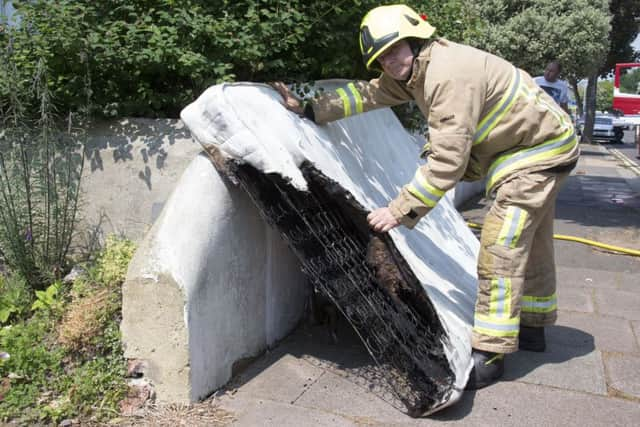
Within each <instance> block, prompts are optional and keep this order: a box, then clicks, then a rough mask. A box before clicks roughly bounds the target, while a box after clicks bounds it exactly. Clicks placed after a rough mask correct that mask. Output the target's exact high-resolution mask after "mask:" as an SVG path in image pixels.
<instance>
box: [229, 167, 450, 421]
mask: <svg viewBox="0 0 640 427" xmlns="http://www.w3.org/2000/svg"><path fill="white" fill-rule="evenodd" d="M301 171H302V173H303V175H304V177H305V179H306V180H307V182H308V183H309V191H308V192H302V191H299V190H297V189H295V188H294V187H293V186H291V185H290V184H289V183H288V182H287V181H285V180H284V179H283V178H282V177H281V176H280V175H277V174H264V173H262V172H260V171H258V170H257V169H255V168H253V167H252V166H249V165H246V164H242V165H235V166H234V167H233V174H234V175H235V177H236V179H237V180H238V181H239V182H240V184H241V185H242V186H243V188H244V189H245V190H246V191H247V192H248V193H249V195H250V196H251V198H252V199H253V200H254V202H255V203H256V204H257V206H258V208H259V210H260V211H261V213H262V215H263V217H264V218H265V219H266V221H267V222H268V223H270V224H271V225H272V226H274V227H276V228H277V229H278V230H279V231H280V233H281V234H282V236H283V237H284V239H285V241H286V242H287V244H288V245H289V247H290V248H291V249H292V250H293V252H294V253H295V254H296V256H297V257H298V259H299V260H300V262H301V264H302V269H303V271H304V272H305V273H306V274H307V275H308V276H309V278H310V280H311V281H312V282H313V283H314V285H315V286H316V287H317V288H318V289H319V290H320V291H322V292H323V293H325V294H326V295H327V296H328V297H329V298H330V299H331V300H332V301H333V302H334V303H335V305H336V306H337V308H338V309H339V310H340V311H341V312H342V313H343V314H344V316H345V317H346V319H347V320H348V321H349V323H350V324H351V325H352V326H353V328H354V329H355V331H356V332H357V334H358V335H359V336H360V338H361V339H362V342H363V344H364V345H365V347H366V349H367V351H368V352H369V354H370V355H371V356H372V358H373V359H374V361H375V363H376V364H377V365H378V367H379V369H378V371H379V372H378V373H377V375H376V381H380V380H379V377H382V378H383V380H384V381H385V382H386V383H387V384H386V386H387V387H388V388H391V389H392V391H393V393H394V394H395V396H396V398H397V399H398V400H400V401H401V402H402V404H403V406H405V407H406V412H407V413H408V414H409V415H412V416H418V415H420V414H422V413H424V412H425V411H426V410H429V409H430V408H432V407H434V406H435V405H437V404H438V403H439V402H442V401H443V400H446V397H448V395H449V394H450V393H451V391H452V386H453V382H454V374H453V372H452V371H451V368H450V366H449V363H448V361H447V358H446V356H445V354H444V350H443V344H442V343H443V342H446V341H448V339H447V337H446V333H445V331H444V328H443V326H442V324H441V322H440V319H439V318H438V315H437V313H436V310H435V308H434V306H433V304H432V303H431V301H430V300H429V297H428V295H427V294H426V292H425V291H424V289H423V287H422V285H421V284H420V282H419V281H418V280H417V278H416V277H415V275H414V273H413V272H412V271H411V269H410V268H409V266H408V265H407V263H406V261H405V260H404V258H403V257H402V256H401V255H400V253H399V251H398V250H397V249H396V247H395V245H394V244H393V242H392V240H391V238H390V237H389V236H388V235H387V234H374V233H372V232H371V230H370V229H369V227H368V225H367V221H366V216H367V213H368V212H367V211H366V210H365V209H364V208H363V207H362V206H361V205H360V204H359V203H358V202H357V201H356V200H355V199H354V198H353V196H352V195H351V194H350V193H348V192H347V191H345V189H344V188H342V187H341V186H340V185H339V184H338V183H336V182H335V181H332V180H331V179H329V178H328V177H326V176H325V175H323V174H322V173H321V172H320V171H319V170H318V169H316V168H315V167H314V166H313V165H312V164H310V163H305V164H303V165H302V166H301ZM227 172H229V171H228V170H227Z"/></svg>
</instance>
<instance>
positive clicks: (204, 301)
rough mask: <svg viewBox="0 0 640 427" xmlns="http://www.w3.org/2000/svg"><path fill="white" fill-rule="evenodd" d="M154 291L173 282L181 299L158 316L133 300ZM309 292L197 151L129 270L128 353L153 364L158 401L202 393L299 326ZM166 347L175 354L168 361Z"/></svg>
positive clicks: (242, 197)
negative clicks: (163, 322)
mask: <svg viewBox="0 0 640 427" xmlns="http://www.w3.org/2000/svg"><path fill="white" fill-rule="evenodd" d="M154 287H155V288H157V289H158V290H161V289H163V288H166V287H175V288H177V289H178V290H179V292H180V294H181V298H180V300H179V301H175V300H174V301H165V302H164V304H161V305H160V307H161V308H162V310H164V313H157V312H156V311H157V310H158V307H159V306H158V305H157V304H148V301H147V300H146V299H136V298H137V297H138V296H140V295H141V291H140V288H150V289H153V288H154ZM307 288H308V287H307V284H306V280H305V278H304V277H303V275H302V273H301V272H300V268H299V265H298V262H297V260H296V259H295V258H294V256H293V255H292V254H291V252H290V251H289V249H288V248H287V247H286V246H285V244H284V243H283V241H282V240H281V239H280V237H279V236H278V235H277V234H276V233H275V232H274V231H272V230H270V229H269V228H268V226H267V225H266V223H265V222H264V221H263V220H262V219H261V218H260V217H259V215H258V211H257V210H256V208H255V206H254V205H253V203H252V202H251V200H250V199H249V198H248V196H247V195H246V194H245V193H244V191H242V190H241V189H239V188H236V187H234V186H233V184H231V183H229V182H228V181H226V180H224V179H223V178H221V177H220V175H219V174H218V172H217V171H216V170H215V168H214V167H213V165H212V163H211V162H210V161H209V159H208V158H207V157H206V156H204V155H201V156H197V157H196V158H195V159H194V160H193V162H192V163H191V165H190V166H189V167H188V168H187V170H186V171H185V172H184V175H183V176H182V178H181V179H180V181H179V182H178V184H177V186H176V187H175V190H174V191H173V194H172V195H171V198H170V199H169V200H168V201H167V204H166V206H165V208H164V210H163V212H162V215H161V217H160V218H159V219H158V221H157V222H156V224H155V225H154V226H153V228H152V230H151V232H150V233H149V234H148V235H147V236H146V238H145V240H144V242H143V245H142V246H141V248H140V249H139V250H138V251H136V254H135V256H134V260H133V261H132V264H131V266H130V269H129V272H128V275H127V283H126V284H125V286H124V288H123V323H122V331H123V341H124V343H125V347H126V354H125V355H126V357H127V358H139V359H145V360H148V361H149V365H150V366H152V367H154V369H151V370H150V371H149V372H147V373H146V375H147V376H148V377H149V378H150V379H151V380H152V382H153V383H154V386H155V388H156V393H157V396H158V399H159V400H160V401H164V402H167V401H188V400H191V401H194V400H199V399H202V398H204V397H206V396H208V395H209V394H210V393H212V392H213V391H214V390H216V389H217V388H219V387H221V386H222V385H224V384H225V383H226V382H227V381H228V380H229V379H230V377H231V370H232V366H233V364H234V363H235V362H236V361H238V360H239V359H242V358H248V357H253V356H256V355H258V354H260V353H261V352H262V351H264V350H265V349H266V348H267V347H269V346H271V345H273V344H274V343H275V342H276V341H277V340H279V339H281V338H283V337H284V336H285V335H286V334H287V333H288V332H289V331H290V330H291V329H292V328H293V327H294V326H295V325H296V323H297V322H298V320H299V318H300V316H301V313H302V310H303V308H304V301H305V298H306V295H307ZM158 315H161V316H163V317H165V316H167V317H176V316H179V317H180V318H181V319H182V324H181V325H174V326H172V327H171V328H169V329H167V328H165V330H162V329H160V330H159V329H158V328H157V327H155V325H156V317H157V316H158ZM149 331H151V333H152V334H153V336H152V337H149V336H148V335H149ZM180 346H183V348H178V347H180ZM167 352H170V353H171V357H173V353H174V352H177V353H180V354H182V358H181V360H179V361H177V362H176V361H173V362H171V363H168V360H169V359H170V358H171V357H168V356H169V355H168V354H167Z"/></svg>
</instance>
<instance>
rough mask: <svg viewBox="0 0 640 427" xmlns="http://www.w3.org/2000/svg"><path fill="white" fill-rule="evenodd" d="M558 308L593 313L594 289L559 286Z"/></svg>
mask: <svg viewBox="0 0 640 427" xmlns="http://www.w3.org/2000/svg"><path fill="white" fill-rule="evenodd" d="M557 295H558V309H560V310H568V311H580V312H584V313H593V290H592V289H589V288H570V287H564V286H562V287H558V289H557Z"/></svg>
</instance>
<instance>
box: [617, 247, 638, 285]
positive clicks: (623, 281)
mask: <svg viewBox="0 0 640 427" xmlns="http://www.w3.org/2000/svg"><path fill="white" fill-rule="evenodd" d="M638 242H640V239H638ZM638 245H640V243H639V244H638ZM638 263H639V264H640V258H638ZM638 271H640V269H638ZM638 271H636V272H635V273H632V272H630V273H626V272H620V273H618V280H617V282H618V289H619V290H621V291H627V292H635V293H636V294H640V274H639V273H638Z"/></svg>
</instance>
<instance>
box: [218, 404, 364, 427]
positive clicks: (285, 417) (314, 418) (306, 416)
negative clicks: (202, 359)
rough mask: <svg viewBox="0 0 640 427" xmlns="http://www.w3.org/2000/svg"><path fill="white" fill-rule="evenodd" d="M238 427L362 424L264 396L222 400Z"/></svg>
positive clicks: (311, 426) (337, 426) (325, 426)
mask: <svg viewBox="0 0 640 427" xmlns="http://www.w3.org/2000/svg"><path fill="white" fill-rule="evenodd" d="M223 403H224V407H225V408H226V409H229V410H232V411H233V412H234V415H235V416H236V421H235V422H234V423H232V424H231V425H233V426H238V427H255V426H265V427H356V426H361V425H362V424H360V423H358V422H357V420H350V419H347V418H345V417H343V416H340V415H338V414H334V413H331V412H325V411H320V410H317V409H314V408H305V407H301V406H296V405H291V404H286V403H281V402H274V401H271V400H263V399H232V400H223Z"/></svg>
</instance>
